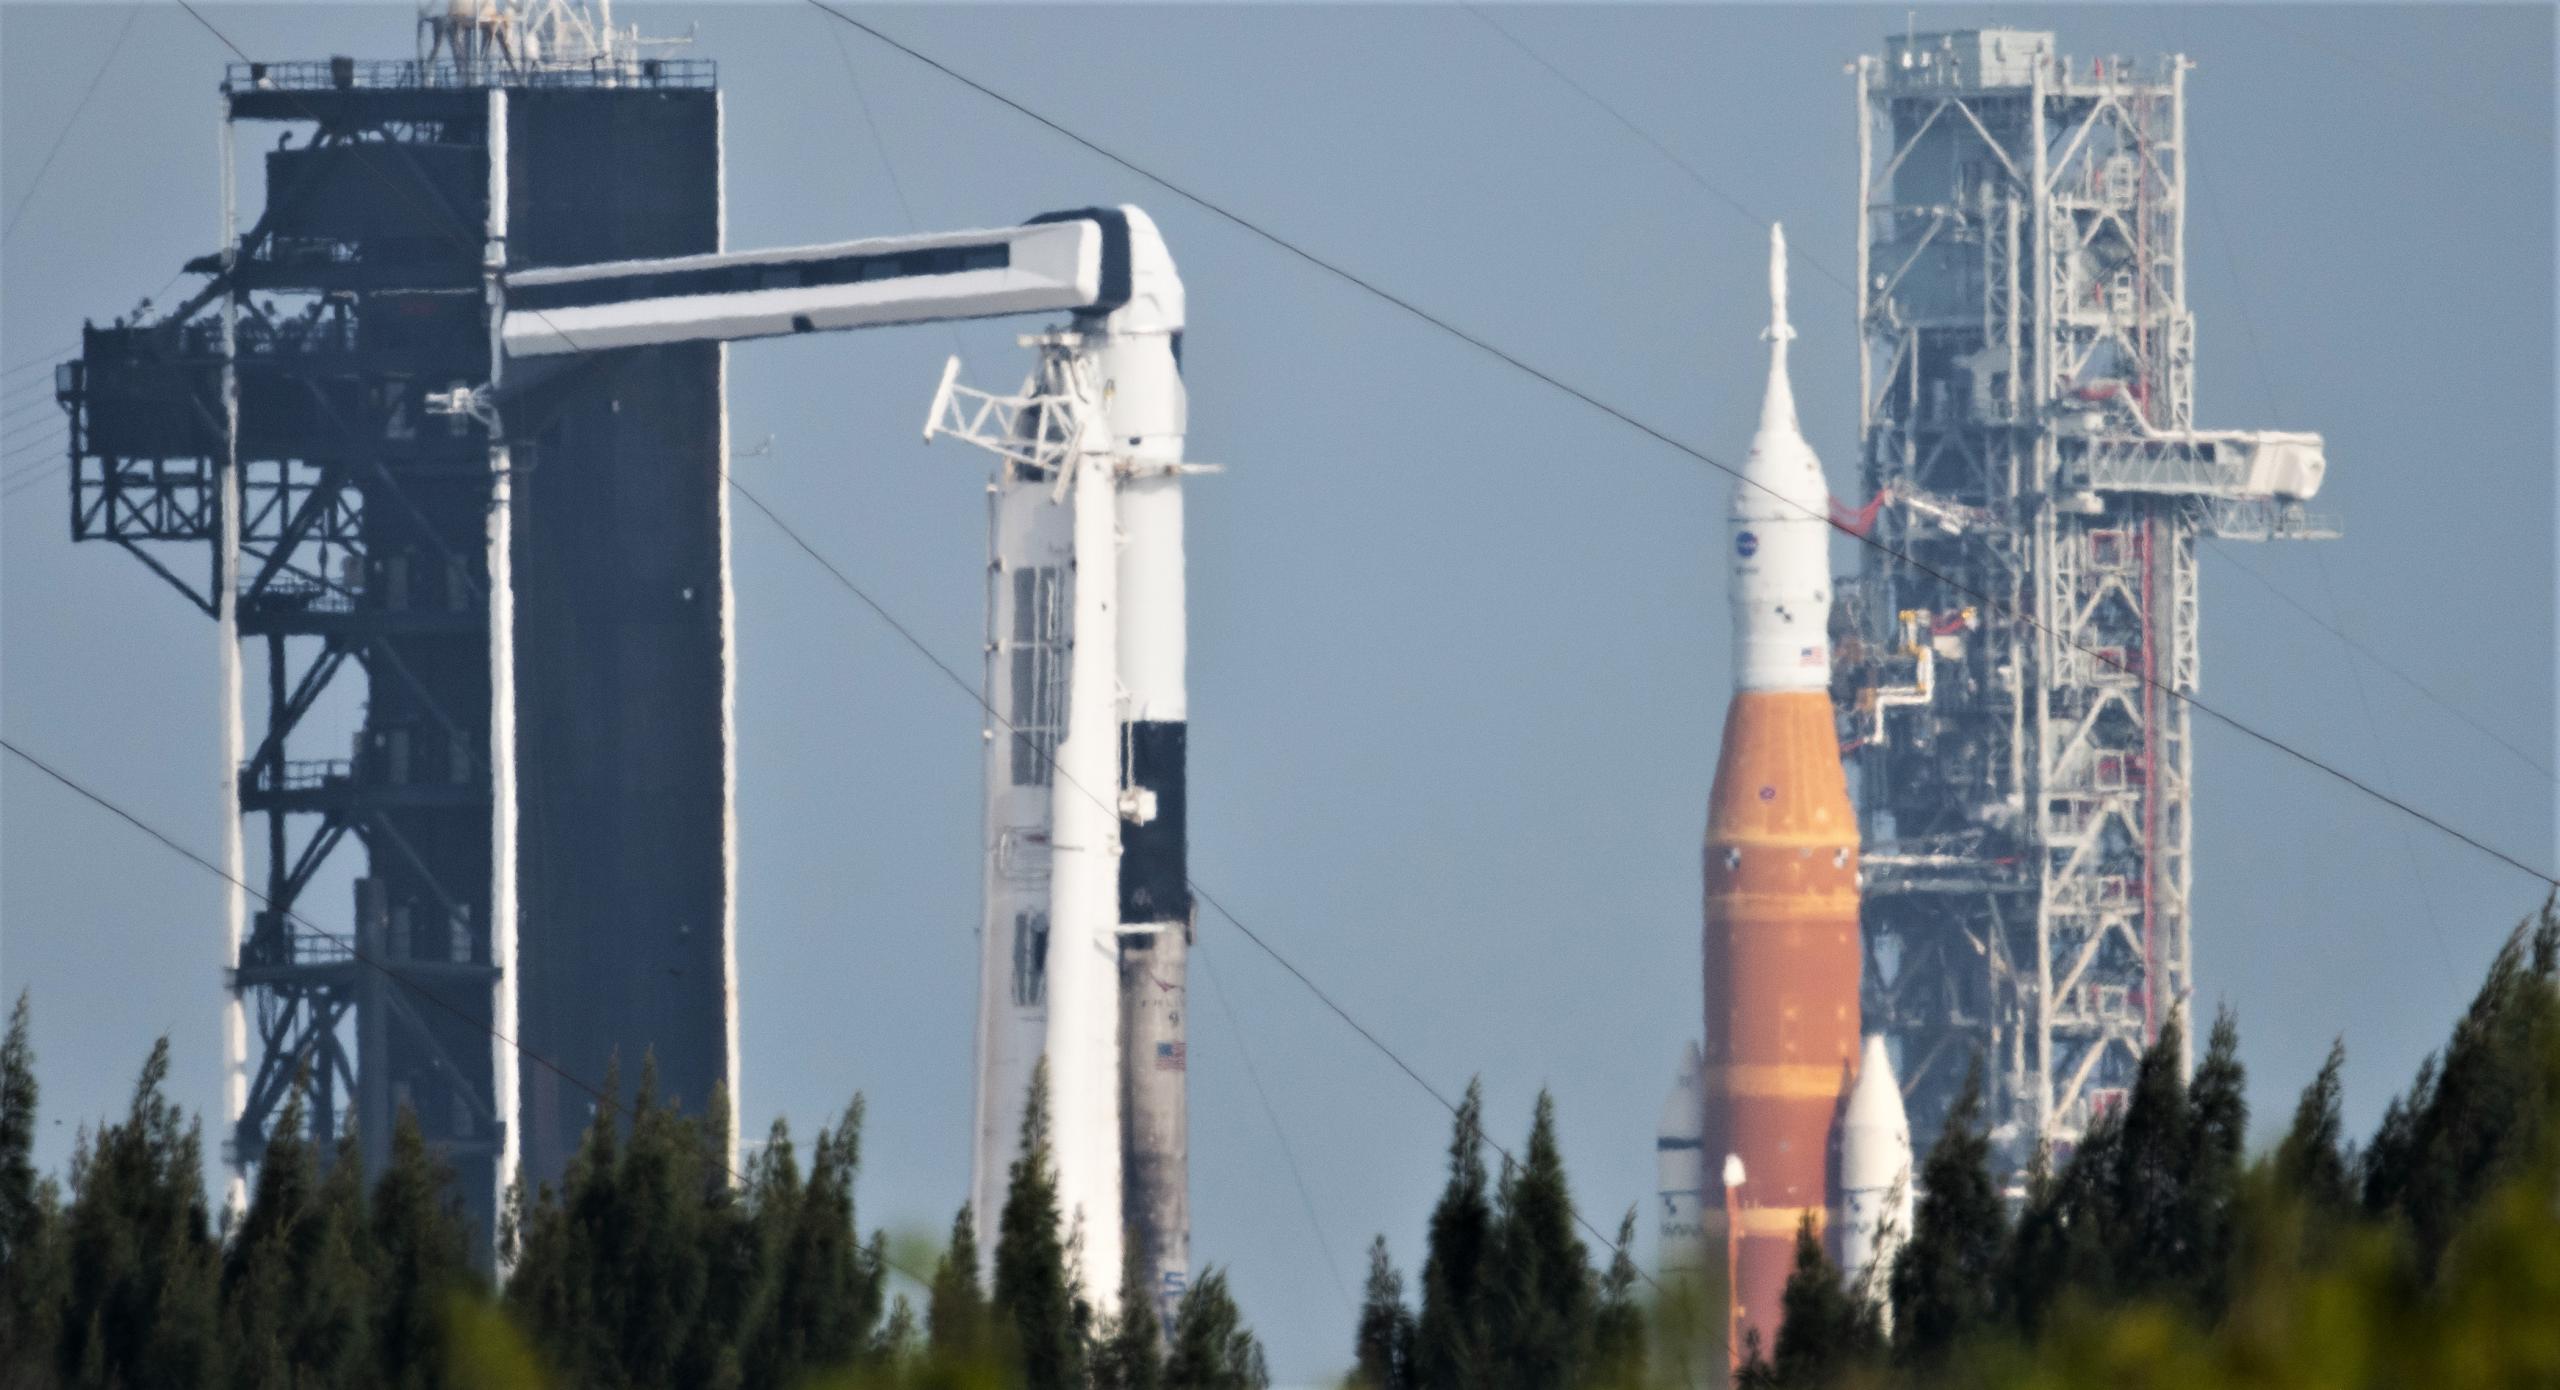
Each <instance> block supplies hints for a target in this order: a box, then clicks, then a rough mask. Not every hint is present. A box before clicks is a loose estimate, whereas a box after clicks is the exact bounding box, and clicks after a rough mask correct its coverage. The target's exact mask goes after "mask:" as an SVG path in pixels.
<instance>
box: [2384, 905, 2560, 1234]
mask: <svg viewBox="0 0 2560 1390" xmlns="http://www.w3.org/2000/svg"><path fill="white" fill-rule="evenodd" d="M2528 928H2530V934H2529V935H2528ZM2555 965H2560V914H2555V909H2554V905H2553V904H2552V903H2550V902H2546V903H2544V904H2543V908H2542V913H2541V917H2540V919H2539V921H2538V922H2532V923H2527V924H2524V925H2519V926H2518V927H2517V928H2516V930H2515V933H2514V934H2513V935H2511V936H2510V937H2508V939H2507V943H2506V946H2505V947H2504V948H2503V949H2502V950H2500V951H2499V953H2498V956H2497V959H2496V960H2495V961H2494V962H2493V963H2492V964H2491V965H2490V967H2489V975H2488V978H2487V979H2486V980H2485V981H2483V982H2482V984H2481V986H2480V992H2479V994H2478V995H2476V996H2475V997H2474V998H2473V1000H2472V1002H2471V1007H2470V1009H2469V1010H2468V1011H2466V1012H2465V1013H2464V1015H2463V1017H2462V1020H2461V1022H2459V1023H2458V1024H2456V1025H2455V1027H2454V1031H2453V1039H2452V1041H2451V1042H2450V1043H2449V1044H2447V1046H2446V1048H2445V1050H2444V1054H2443V1060H2442V1063H2441V1065H2438V1064H2437V1062H2436V1060H2435V1059H2433V1058H2430V1059H2429V1060H2428V1063H2427V1064H2426V1065H2425V1066H2422V1067H2421V1068H2420V1069H2419V1073H2418V1079H2417V1081H2416V1083H2415V1084H2414V1085H2412V1086H2411V1087H2410V1089H2409V1092H2408V1094H2407V1095H2405V1096H2403V1097H2401V1098H2399V1099H2397V1100H2394V1101H2393V1102H2392V1104H2391V1108H2390V1109H2389V1111H2387V1112H2386V1113H2385V1115H2384V1117H2383V1123H2382V1127H2381V1129H2380V1130H2379V1131H2377V1132H2376V1133H2375V1135H2374V1138H2373V1142H2372V1143H2371V1144H2370V1145H2368V1146H2367V1147H2366V1149H2365V1154H2364V1162H2363V1164H2362V1165H2361V1167H2362V1174H2361V1177H2362V1180H2363V1188H2364V1204H2365V1208H2366V1210H2367V1211H2368V1212H2370V1213H2372V1214H2373V1215H2375V1216H2378V1217H2382V1218H2385V1219H2387V1220H2390V1221H2393V1222H2396V1223H2399V1224H2401V1225H2403V1226H2404V1227H2405V1228H2406V1229H2407V1230H2408V1231H2409V1233H2410V1234H2411V1235H2412V1236H2413V1237H2414V1238H2415V1241H2416V1244H2417V1249H2418V1256H2419V1261H2420V1264H2421V1267H2422V1268H2423V1269H2425V1270H2426V1271H2428V1272H2429V1273H2430V1274H2432V1273H2433V1271H2434V1270H2435V1267H2436V1264H2437V1262H2438V1260H2440V1259H2441V1258H2442V1256H2443V1253H2444V1250H2445V1247H2446V1245H2447V1244H2448V1242H2450V1241H2451V1239H2452V1237H2453V1233H2454V1232H2455V1230H2456V1229H2458V1228H2459V1226H2460V1224H2461V1221H2462V1219H2463V1216H2464V1214H2465V1213H2466V1212H2467V1211H2468V1210H2469V1209H2470V1208H2471V1207H2472V1206H2474V1205H2475V1204H2477V1203H2478V1202H2479V1201H2480V1200H2481V1199H2482V1198H2484V1197H2485V1196H2486V1195H2487V1194H2488V1193H2489V1192H2491V1191H2493V1190H2494V1189H2496V1188H2497V1187H2499V1186H2500V1185H2502V1184H2503V1183H2505V1182H2507V1181H2510V1180H2512V1179H2513V1178H2515V1177H2517V1176H2518V1175H2520V1174H2521V1173H2522V1172H2523V1171H2524V1170H2525V1169H2526V1167H2527V1165H2529V1164H2531V1163H2533V1162H2534V1161H2536V1160H2538V1159H2548V1158H2549V1157H2550V1156H2551V1154H2552V1153H2553V1150H2554V1147H2555V1144H2560V1129H2555V1126H2556V1125H2560V1118H2555V1117H2560V1065H2555V1064H2554V1058H2555V1057H2560V989H2556V988H2555V980H2554V974H2555Z"/></svg>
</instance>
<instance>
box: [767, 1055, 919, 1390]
mask: <svg viewBox="0 0 2560 1390" xmlns="http://www.w3.org/2000/svg"><path fill="white" fill-rule="evenodd" d="M862 1112H863V1106H862V1100H861V1098H860V1097H858V1096H857V1097H855V1099H854V1101H853V1103H852V1104H851V1105H849V1106H847V1107H846V1108H845V1112H844V1116H843V1118H842V1119H841V1120H840V1121H838V1123H837V1125H836V1128H835V1129H834V1130H833V1131H827V1130H820V1131H819V1132H818V1138H817V1142H816V1144H815V1145H814V1146H813V1148H812V1150H811V1155H810V1164H809V1178H808V1182H807V1184H806V1185H805V1186H803V1185H801V1184H800V1183H799V1182H798V1181H797V1173H796V1167H797V1165H796V1164H795V1162H794V1161H793V1157H792V1153H791V1145H790V1135H789V1131H787V1130H786V1129H785V1128H784V1127H783V1126H782V1125H781V1124H780V1123H779V1122H777V1123H776V1124H775V1126H774V1142H773V1143H772V1144H770V1145H768V1146H767V1147H766V1150H765V1155H764V1161H763V1162H762V1163H761V1164H759V1165H758V1170H757V1175H756V1181H755V1183H754V1185H753V1186H752V1188H751V1189H750V1191H751V1198H752V1206H753V1216H752V1218H751V1225H752V1226H753V1228H754V1232H755V1234H754V1238H753V1251H754V1268H755V1273H756V1276H757V1283H758V1284H759V1293H758V1297H757V1299H756V1303H755V1312H754V1313H753V1314H752V1315H751V1317H750V1319H749V1324H748V1328H747V1330H746V1334H745V1336H744V1337H743V1339H742V1343H743V1344H742V1346H741V1348H740V1360H741V1364H742V1366H743V1367H744V1370H745V1375H746V1380H747V1383H748V1384H751V1385H784V1384H789V1383H791V1382H793V1381H795V1380H797V1379H798V1378H799V1377H801V1376H803V1375H806V1374H808V1373H809V1372H811V1371H815V1370H819V1369H826V1368H834V1367H841V1366H844V1365H847V1364H849V1363H851V1362H854V1361H856V1360H857V1359H859V1358H861V1357H862V1356H863V1355H864V1354H865V1353H866V1352H868V1351H869V1350H870V1349H871V1338H872V1330H873V1328H874V1327H875V1326H876V1325H877V1324H878V1323H879V1321H880V1312H881V1305H882V1301H883V1299H884V1297H885V1294H886V1280H885V1264H884V1261H883V1255H882V1252H881V1251H879V1250H877V1249H870V1248H866V1247H865V1246H864V1245H863V1244H862V1240H861V1233H860V1231H859V1229H858V1228H857V1224H856V1220H855V1213H854V1195H853V1189H854V1178H855V1176H856V1174H857V1173H858V1172H859V1170H860V1165H861V1156H862Z"/></svg>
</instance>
